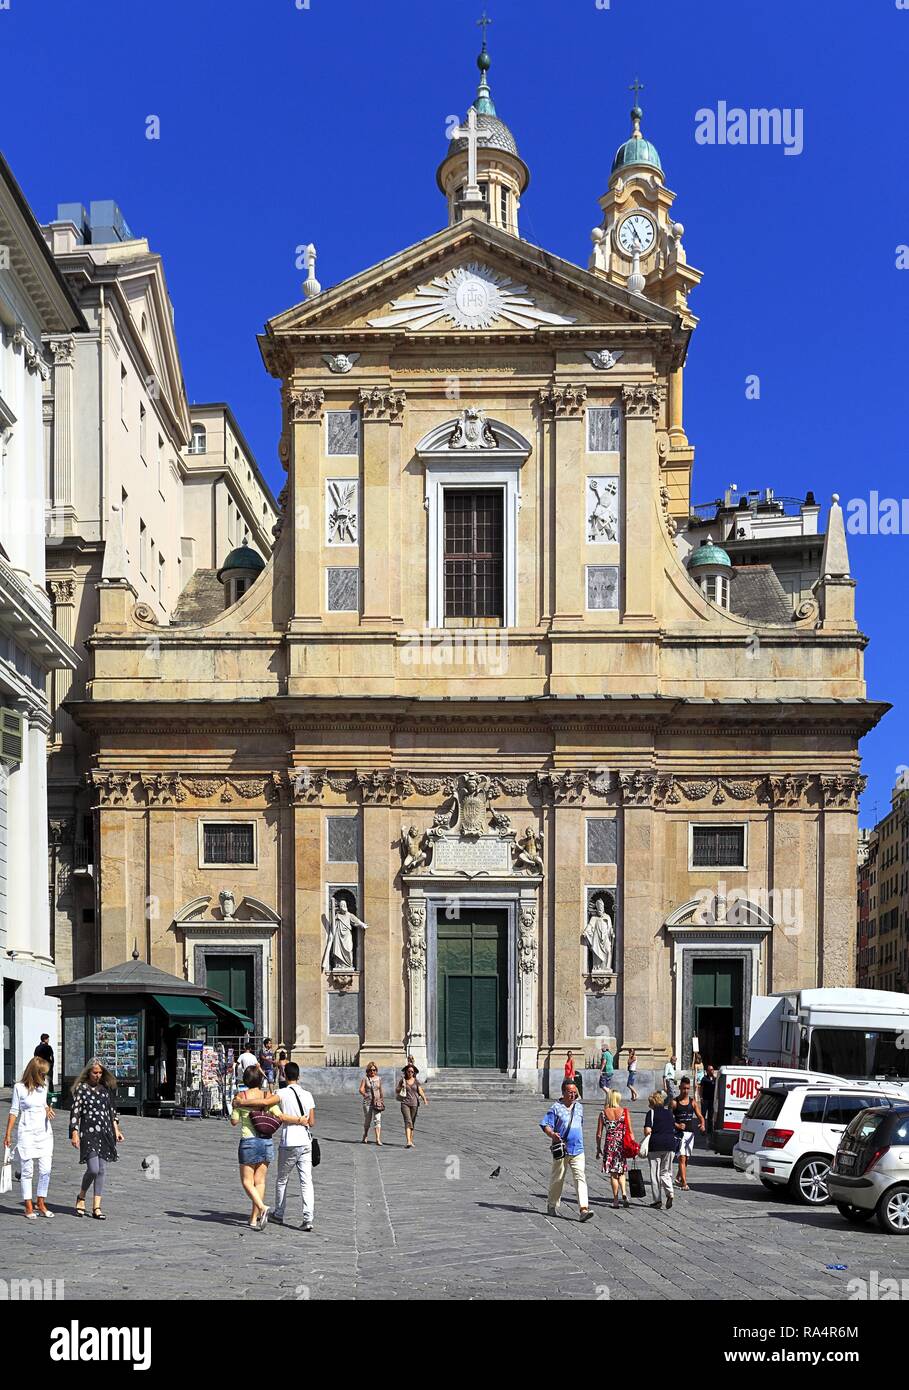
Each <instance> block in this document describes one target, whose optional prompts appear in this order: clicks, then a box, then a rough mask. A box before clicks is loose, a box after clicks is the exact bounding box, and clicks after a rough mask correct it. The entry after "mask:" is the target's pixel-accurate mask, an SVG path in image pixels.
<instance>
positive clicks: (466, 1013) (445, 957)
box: [437, 908, 508, 1070]
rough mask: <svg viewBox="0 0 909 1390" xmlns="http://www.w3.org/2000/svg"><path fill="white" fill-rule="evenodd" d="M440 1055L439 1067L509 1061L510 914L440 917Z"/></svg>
mask: <svg viewBox="0 0 909 1390" xmlns="http://www.w3.org/2000/svg"><path fill="white" fill-rule="evenodd" d="M437 942H438V966H439V969H438V993H437V1001H438V1013H437V1018H438V1034H439V1037H438V1044H439V1046H438V1058H439V1066H440V1067H490V1068H493V1069H496V1070H502V1069H503V1068H504V1066H505V1048H506V1041H507V1027H506V1008H507V1001H508V990H507V987H506V973H507V967H508V916H507V913H505V912H502V911H499V910H497V909H494V908H482V909H480V908H475V909H468V910H465V912H464V913H463V915H462V916H461V918H460V919H459V920H458V921H451V922H450V921H447V920H445V919H442V920H440V921H439V924H438V929H437Z"/></svg>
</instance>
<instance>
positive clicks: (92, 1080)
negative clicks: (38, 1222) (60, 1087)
mask: <svg viewBox="0 0 909 1390" xmlns="http://www.w3.org/2000/svg"><path fill="white" fill-rule="evenodd" d="M116 1089H117V1078H116V1077H115V1076H114V1074H113V1072H109V1071H108V1069H107V1067H105V1066H104V1064H103V1063H102V1062H99V1061H98V1058H97V1057H93V1058H92V1060H91V1061H90V1062H89V1063H88V1065H87V1066H85V1067H83V1068H82V1071H81V1072H80V1073H79V1075H78V1076H77V1077H76V1080H75V1082H74V1084H73V1100H72V1105H71V1107H70V1112H69V1137H70V1143H71V1144H72V1146H73V1148H74V1149H78V1150H79V1162H80V1163H84V1164H85V1176H84V1177H83V1179H82V1185H81V1186H80V1188H79V1195H78V1197H77V1198H76V1215H77V1216H85V1214H86V1213H85V1199H86V1197H87V1196H88V1189H89V1188H90V1187H92V1186H94V1192H93V1193H92V1216H93V1217H94V1218H95V1220H96V1221H106V1220H107V1216H106V1215H105V1213H104V1212H103V1211H102V1210H101V1202H102V1199H103V1196H104V1184H105V1179H106V1176H107V1165H108V1163H116V1162H117V1145H118V1144H122V1143H123V1131H122V1130H121V1128H120V1116H119V1115H118V1113H117V1110H116V1107H115V1105H114V1091H115V1090H116Z"/></svg>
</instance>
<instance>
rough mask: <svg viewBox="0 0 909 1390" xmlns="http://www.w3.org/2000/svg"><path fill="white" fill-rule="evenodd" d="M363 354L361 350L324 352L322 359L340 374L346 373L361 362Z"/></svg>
mask: <svg viewBox="0 0 909 1390" xmlns="http://www.w3.org/2000/svg"><path fill="white" fill-rule="evenodd" d="M360 357H361V354H360V353H359V352H338V353H330V352H323V353H322V360H323V361H324V362H327V363H328V369H329V371H332V372H337V373H338V374H339V375H341V376H343V375H346V373H347V372H349V371H351V370H352V369H353V368H354V367H355V366H356V365H357V363H358V362H359V360H360Z"/></svg>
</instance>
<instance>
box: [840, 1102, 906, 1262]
mask: <svg viewBox="0 0 909 1390" xmlns="http://www.w3.org/2000/svg"><path fill="white" fill-rule="evenodd" d="M827 1187H828V1189H829V1192H830V1196H831V1197H832V1199H833V1201H834V1202H835V1203H836V1207H837V1210H838V1211H839V1212H840V1214H841V1215H842V1216H845V1218H846V1220H847V1221H852V1222H855V1223H859V1222H862V1221H870V1220H871V1217H872V1216H875V1215H876V1216H877V1219H878V1224H879V1225H881V1226H882V1227H883V1229H884V1230H885V1231H889V1232H890V1234H891V1235H901V1236H905V1235H909V1105H906V1104H904V1105H894V1106H892V1107H891V1106H882V1107H879V1108H877V1109H875V1110H863V1111H862V1112H861V1114H859V1115H856V1117H855V1119H854V1120H853V1121H852V1122H851V1124H850V1125H849V1126H848V1128H847V1130H846V1133H845V1134H844V1135H843V1138H842V1140H841V1141H840V1146H839V1148H838V1149H837V1151H836V1159H835V1161H834V1164H833V1167H832V1168H831V1170H830V1173H829V1175H828V1178H827Z"/></svg>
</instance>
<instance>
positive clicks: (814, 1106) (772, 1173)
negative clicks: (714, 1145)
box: [732, 1081, 906, 1206]
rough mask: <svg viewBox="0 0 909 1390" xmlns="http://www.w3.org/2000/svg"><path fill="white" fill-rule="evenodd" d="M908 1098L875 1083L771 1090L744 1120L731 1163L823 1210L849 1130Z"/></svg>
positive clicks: (758, 1099)
mask: <svg viewBox="0 0 909 1390" xmlns="http://www.w3.org/2000/svg"><path fill="white" fill-rule="evenodd" d="M905 1100H906V1093H905V1090H901V1089H900V1087H898V1086H889V1085H887V1084H886V1083H882V1082H876V1081H866V1082H825V1083H823V1084H817V1083H815V1084H814V1085H810V1086H805V1085H797V1086H783V1085H775V1086H767V1087H765V1088H764V1089H763V1090H762V1091H761V1092H760V1094H759V1095H758V1096H757V1097H756V1098H755V1100H754V1103H753V1104H752V1106H751V1108H750V1110H749V1111H748V1113H747V1114H746V1116H745V1118H744V1119H743V1120H742V1129H741V1133H740V1135H739V1142H738V1143H737V1144H736V1146H735V1148H734V1149H733V1151H732V1161H733V1163H734V1165H735V1167H736V1168H737V1169H738V1171H739V1172H740V1173H750V1174H752V1176H754V1177H756V1178H760V1180H761V1182H762V1183H763V1184H764V1186H765V1187H766V1188H769V1189H771V1190H772V1189H773V1188H775V1187H788V1189H789V1191H790V1193H791V1194H792V1196H793V1197H795V1198H796V1199H797V1200H798V1201H800V1202H805V1203H807V1204H808V1205H809V1206H823V1204H824V1203H825V1202H827V1201H829V1194H828V1191H827V1174H828V1173H829V1172H830V1168H831V1166H832V1164H833V1158H834V1155H835V1154H836V1151H837V1148H838V1146H839V1142H840V1139H841V1138H842V1136H843V1134H844V1133H845V1130H846V1126H847V1125H848V1124H850V1123H851V1122H852V1120H853V1119H855V1117H856V1115H858V1114H859V1113H860V1112H861V1111H862V1110H867V1109H868V1108H869V1107H871V1106H888V1105H899V1104H900V1103H903V1104H905Z"/></svg>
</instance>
